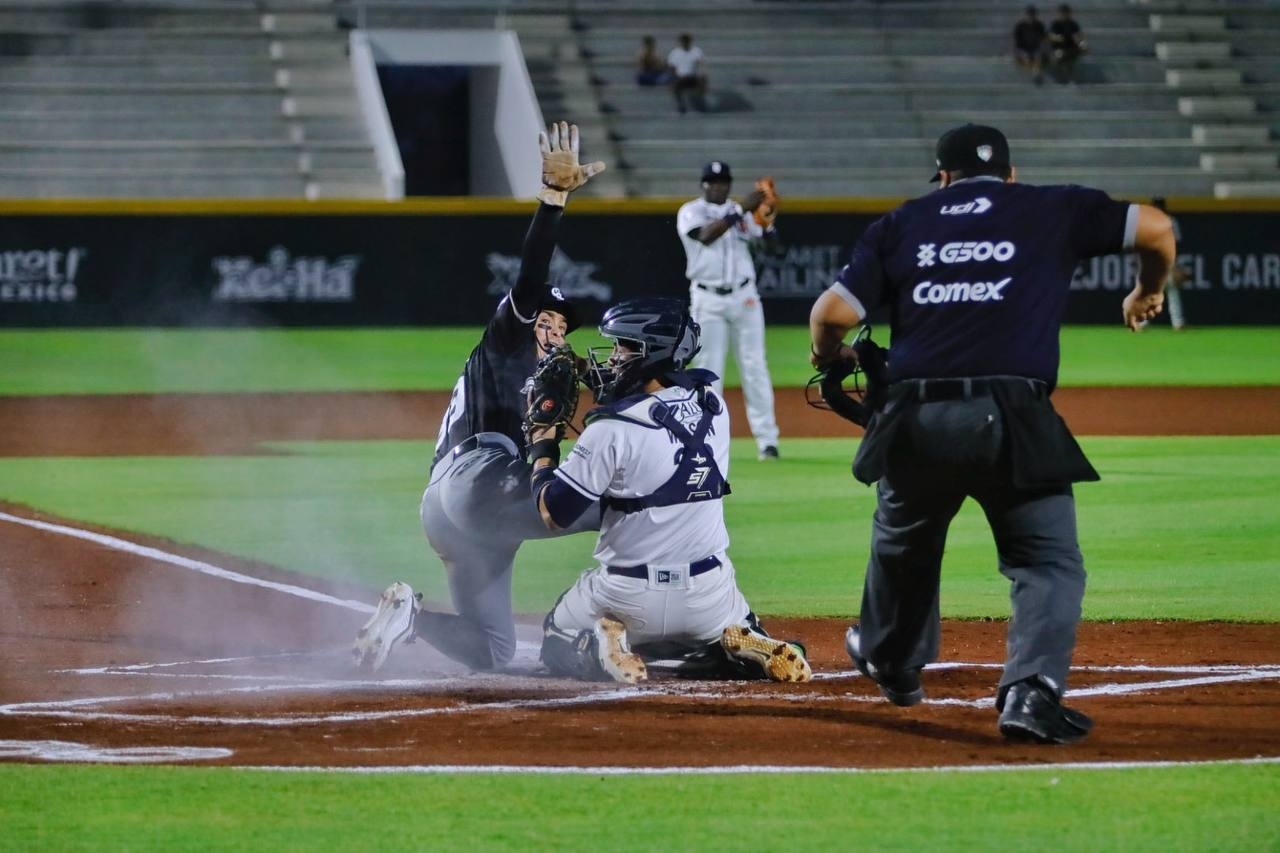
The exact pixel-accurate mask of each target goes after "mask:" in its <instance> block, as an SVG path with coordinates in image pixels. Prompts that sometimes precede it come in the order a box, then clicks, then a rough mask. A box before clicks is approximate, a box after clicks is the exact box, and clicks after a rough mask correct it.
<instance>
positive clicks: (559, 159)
mask: <svg viewBox="0 0 1280 853" xmlns="http://www.w3.org/2000/svg"><path fill="white" fill-rule="evenodd" d="M538 147H539V149H540V150H541V151H542V189H540V190H538V199H539V200H540V201H543V202H546V203H547V204H550V205H554V206H556V207H564V206H565V204H566V203H567V202H568V201H569V193H571V192H573V191H574V190H576V189H578V187H581V186H582V185H583V184H585V183H586V182H587V181H589V180H591V179H592V178H593V177H595V176H596V175H598V174H600V173H601V172H603V171H604V169H605V166H604V163H603V162H602V161H600V160H597V161H595V162H594V163H587V164H585V165H584V164H579V163H578V126H577V125H576V124H569V123H568V122H566V121H562V122H557V123H555V124H553V125H551V126H550V127H549V128H547V132H546V133H539V134H538Z"/></svg>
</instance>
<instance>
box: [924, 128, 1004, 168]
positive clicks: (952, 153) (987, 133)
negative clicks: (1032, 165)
mask: <svg viewBox="0 0 1280 853" xmlns="http://www.w3.org/2000/svg"><path fill="white" fill-rule="evenodd" d="M934 152H935V157H936V158H937V161H938V170H939V171H938V172H937V173H936V174H934V176H933V177H932V178H930V179H929V180H930V181H939V180H942V171H941V170H942V169H946V170H947V171H948V172H950V171H954V170H959V171H962V172H964V173H965V174H968V175H972V174H978V173H983V172H988V171H990V170H991V169H992V167H1001V166H1008V165H1009V140H1007V139H1005V138H1004V134H1003V133H1001V132H1000V131H998V130H996V129H995V128H994V127H987V126H986V125H982V124H965V125H961V126H960V127H955V128H952V129H951V130H948V131H947V132H946V133H944V134H942V136H940V137H938V145H937V148H935V149H934Z"/></svg>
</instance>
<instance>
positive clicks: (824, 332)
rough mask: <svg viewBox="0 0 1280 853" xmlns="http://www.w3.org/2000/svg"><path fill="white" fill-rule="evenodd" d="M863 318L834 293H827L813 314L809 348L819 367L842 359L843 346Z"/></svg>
mask: <svg viewBox="0 0 1280 853" xmlns="http://www.w3.org/2000/svg"><path fill="white" fill-rule="evenodd" d="M861 321H862V318H861V317H860V316H859V315H858V312H857V311H855V310H854V308H853V306H852V305H850V304H849V303H848V302H846V301H845V300H844V299H843V298H841V296H840V295H839V294H838V293H836V292H835V291H833V290H825V291H823V293H822V295H821V296H819V297H818V300H817V301H816V302H814V303H813V309H812V310H811V311H810V312H809V349H810V357H811V359H812V360H813V361H814V363H815V364H823V363H827V362H830V361H833V360H835V359H836V358H837V357H839V354H840V346H841V344H842V342H843V341H844V336H845V335H846V334H848V332H849V330H850V329H852V328H853V327H854V326H856V325H858V323H860V322H861Z"/></svg>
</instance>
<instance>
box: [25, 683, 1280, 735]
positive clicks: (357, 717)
mask: <svg viewBox="0 0 1280 853" xmlns="http://www.w3.org/2000/svg"><path fill="white" fill-rule="evenodd" d="M1276 678H1280V672H1277V671H1275V670H1269V671H1258V670H1253V671H1248V672H1238V673H1229V674H1228V673H1224V674H1221V675H1209V676H1201V677H1198V678H1184V679H1170V680H1166V681H1155V682H1145V683H1135V684H1105V685H1099V686H1096V687H1091V688H1085V689H1082V690H1079V691H1074V692H1071V693H1070V694H1068V695H1069V696H1070V697H1071V698H1073V699H1074V698H1081V697H1087V696H1100V695H1110V696H1115V695H1122V694H1130V693H1142V692H1148V691H1157V690H1170V689H1176V688H1179V687H1193V686H1207V685H1211V684H1228V683H1233V682H1240V681H1265V680H1270V679H1276ZM466 683H474V682H473V681H471V680H470V679H468V678H466V677H461V678H456V679H449V678H445V679H438V680H429V681H422V680H417V679H402V680H388V681H364V682H358V681H341V680H327V681H317V682H310V683H300V684H266V685H254V686H247V687H230V688H225V689H221V690H193V691H182V692H177V691H175V692H164V693H150V694H145V695H141V696H129V695H125V696H106V697H99V698H85V699H67V700H61V701H53V702H25V703H16V704H10V705H0V715H8V716H35V717H58V718H63V719H73V720H111V721H115V722H129V723H163V724H165V725H173V724H184V723H185V724H198V725H226V726H262V727H279V726H293V725H317V724H328V725H343V724H347V723H358V722H371V721H376V720H387V719H404V718H410V717H430V716H440V715H446V714H465V713H477V712H485V711H509V710H523V711H536V710H543V709H547V708H560V707H569V706H579V705H591V704H597V703H604V702H614V701H626V700H636V699H645V698H650V697H655V696H680V697H683V698H689V699H694V700H699V701H708V700H711V701H716V702H725V701H728V702H734V701H741V700H743V699H752V700H757V701H775V702H778V701H781V702H803V703H810V704H817V703H830V702H852V703H866V704H872V703H874V704H880V703H882V702H883V700H882V699H880V698H879V697H877V696H871V695H865V696H864V695H855V694H848V693H846V694H839V695H834V696H832V695H821V694H814V693H811V692H808V691H801V692H791V693H781V692H764V691H745V692H734V691H726V690H723V689H719V688H716V687H710V686H707V685H700V684H698V683H696V682H689V683H675V684H650V685H646V686H642V687H620V688H615V689H608V690H597V691H593V692H590V693H585V694H580V695H576V696H559V697H550V698H544V699H506V700H501V701H496V702H481V703H475V704H454V705H445V706H440V707H433V708H398V709H387V710H381V711H350V712H343V713H330V714H291V715H277V716H249V717H237V716H225V715H212V714H201V715H191V716H179V715H174V714H164V713H125V712H111V711H97V710H88V709H91V708H93V707H94V706H99V705H103V704H112V703H123V702H138V703H146V702H171V701H174V700H178V699H181V700H188V699H193V698H214V697H218V696H225V695H230V694H246V693H262V694H265V693H278V692H288V691H314V690H327V691H331V692H332V691H335V690H350V689H352V688H358V687H373V686H376V687H378V688H384V689H385V688H396V689H403V690H412V689H421V688H423V687H432V688H437V689H439V688H442V687H450V686H456V685H461V684H466ZM441 698H447V699H453V698H455V697H450V696H447V695H443V694H442V695H441ZM924 704H926V705H937V706H953V707H966V708H977V709H983V708H990V707H992V706H993V705H994V704H995V700H994V699H992V698H991V697H982V698H980V699H955V698H941V699H926V700H925V701H924Z"/></svg>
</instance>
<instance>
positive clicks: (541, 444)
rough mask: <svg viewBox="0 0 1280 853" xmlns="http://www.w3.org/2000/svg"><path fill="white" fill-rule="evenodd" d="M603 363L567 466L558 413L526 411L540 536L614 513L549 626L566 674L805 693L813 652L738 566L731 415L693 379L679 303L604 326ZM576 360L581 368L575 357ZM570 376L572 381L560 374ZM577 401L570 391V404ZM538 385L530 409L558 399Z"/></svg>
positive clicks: (623, 310) (707, 382) (621, 308)
mask: <svg viewBox="0 0 1280 853" xmlns="http://www.w3.org/2000/svg"><path fill="white" fill-rule="evenodd" d="M600 334H601V335H602V336H604V337H605V338H608V339H610V340H612V341H613V342H614V344H613V347H612V351H611V352H609V353H608V357H607V359H606V360H604V361H601V360H600V356H601V355H602V353H601V352H600V350H604V349H605V348H603V347H598V348H596V349H595V350H593V352H592V353H591V359H590V362H589V364H590V367H589V370H590V371H591V373H592V376H591V377H590V378H589V379H588V383H587V384H588V385H589V386H590V387H591V388H592V390H593V392H594V393H595V395H596V401H597V403H599V406H598V407H597V408H595V409H593V410H592V411H591V412H589V413H588V414H587V417H586V428H585V430H584V431H583V433H582V435H581V437H580V438H579V440H578V442H577V444H576V445H575V446H574V448H573V450H572V452H571V453H570V454H569V456H568V458H567V459H566V460H565V462H564V464H563V465H560V464H559V461H560V444H559V442H560V439H561V438H562V437H563V434H564V432H563V425H562V424H558V423H556V422H555V419H556V418H557V417H558V416H553V417H552V418H549V419H541V420H540V419H539V418H538V416H537V415H538V412H539V411H540V410H542V409H544V408H545V409H547V410H555V409H556V408H557V407H556V406H555V404H554V402H551V403H549V404H548V405H546V406H542V405H538V406H530V407H529V412H530V416H529V417H530V420H529V421H528V422H527V423H528V429H529V435H530V439H531V444H530V447H529V455H530V458H531V459H532V460H533V471H532V476H531V486H532V491H533V497H534V500H535V501H536V502H537V507H538V511H539V513H540V514H541V516H542V520H543V523H544V524H546V526H547V528H548V529H549V530H563V529H567V528H571V527H572V526H573V525H575V524H576V523H578V519H580V518H581V517H582V516H583V515H584V514H585V513H588V512H590V511H591V510H592V509H593V508H594V507H596V506H602V507H603V508H604V516H603V518H602V523H601V528H600V531H601V532H600V538H599V541H598V542H597V544H596V551H595V557H596V559H597V560H598V561H599V565H598V566H597V567H595V568H593V569H590V570H588V571H586V572H585V573H584V574H583V575H582V576H581V577H579V578H578V581H577V583H575V584H574V585H573V586H572V587H570V588H569V589H568V590H567V591H565V593H564V594H563V595H561V597H560V600H559V601H558V602H557V604H556V606H555V608H554V609H553V610H552V611H551V612H550V613H549V614H548V615H547V617H546V620H545V622H544V623H543V642H542V660H543V662H544V663H545V664H546V665H547V667H548V668H549V669H550V670H551V671H552V672H553V673H556V674H559V675H566V676H570V677H575V678H581V679H587V680H610V679H612V680H614V681H620V682H628V683H634V682H637V681H643V680H645V679H646V678H647V676H648V666H649V665H653V666H659V667H665V668H669V669H671V670H676V671H679V672H681V673H684V674H702V675H706V676H710V677H738V678H770V679H773V680H776V681H807V680H809V678H810V677H811V671H810V668H809V664H808V662H807V661H806V660H805V656H804V649H803V648H802V647H800V646H798V645H796V644H792V643H786V642H782V641H779V640H776V639H773V638H772V637H770V636H769V635H768V634H767V633H766V632H765V631H764V629H763V628H761V626H760V624H759V622H758V621H757V620H756V618H755V616H754V615H753V614H752V613H751V609H750V608H749V607H748V606H747V602H746V599H745V598H744V597H743V595H742V593H741V592H740V591H739V590H738V585H737V581H736V579H735V576H734V569H733V563H732V562H731V561H730V560H729V555H728V554H727V549H728V547H729V534H728V531H727V530H726V529H725V523H724V505H723V500H724V496H725V495H726V494H728V493H729V483H728V479H727V478H728V474H729V414H728V412H727V411H726V410H725V407H724V406H723V405H722V404H721V402H720V398H719V397H718V396H717V395H716V394H715V392H714V391H713V390H712V388H711V385H712V384H713V382H714V381H715V379H716V377H715V376H714V375H713V374H711V373H710V372H708V371H705V370H686V366H687V365H688V364H689V362H690V360H691V359H692V358H693V357H694V355H695V354H696V353H697V352H698V344H699V329H698V324H697V323H695V322H694V321H693V320H692V318H691V317H690V316H689V313H688V312H687V311H686V310H685V309H684V307H683V306H682V305H681V303H680V302H679V301H677V300H674V299H633V300H629V301H626V302H622V303H620V304H618V305H615V306H613V307H612V308H610V309H609V310H608V311H606V312H605V315H604V318H603V320H602V321H601V324H600ZM570 357H571V356H570ZM560 375H563V371H562V372H561V373H560ZM567 394H575V395H576V389H572V388H571V389H565V390H562V391H561V392H560V395H561V396H564V395H567ZM555 396H556V395H555V394H548V391H547V389H546V388H545V387H542V386H541V383H540V382H539V376H535V377H534V380H533V390H532V391H531V398H533V399H543V400H546V399H548V398H551V399H554V397H555Z"/></svg>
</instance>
